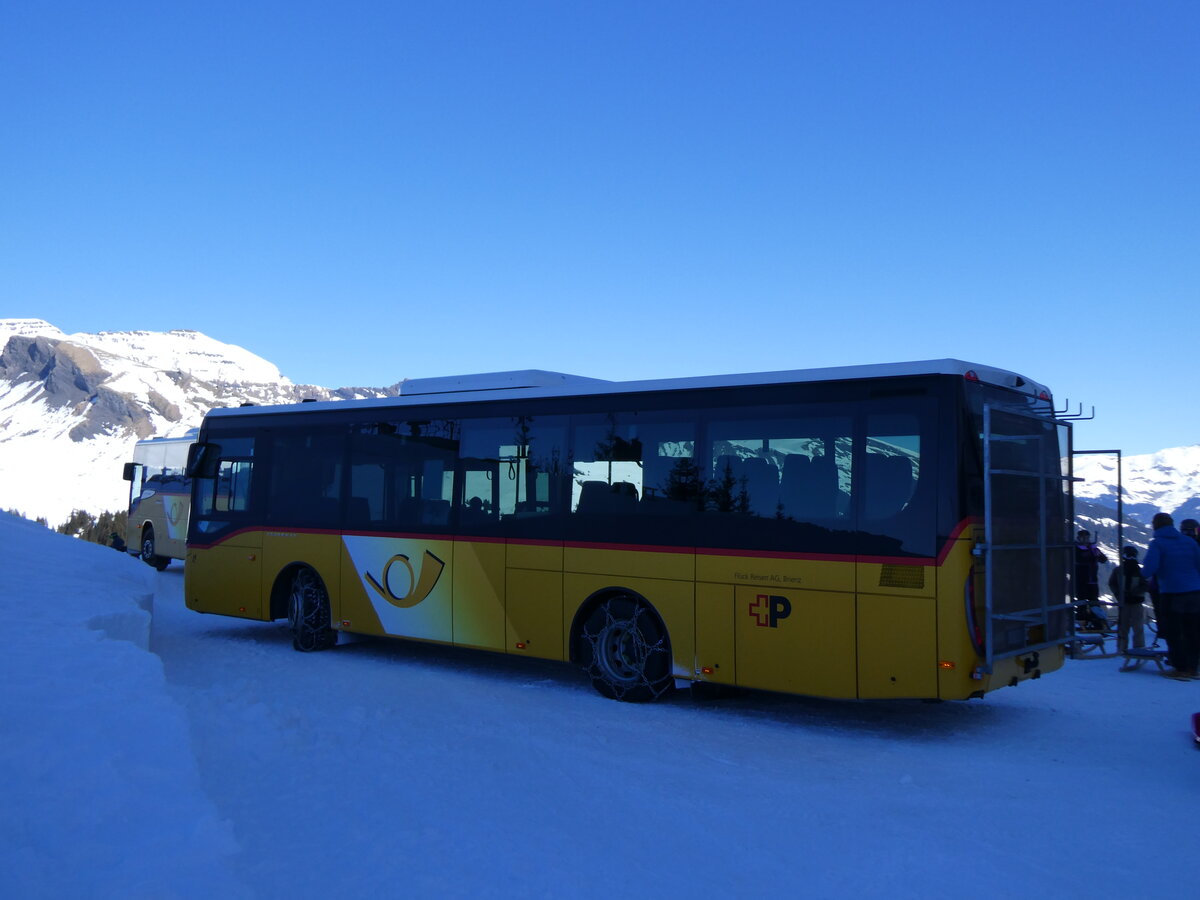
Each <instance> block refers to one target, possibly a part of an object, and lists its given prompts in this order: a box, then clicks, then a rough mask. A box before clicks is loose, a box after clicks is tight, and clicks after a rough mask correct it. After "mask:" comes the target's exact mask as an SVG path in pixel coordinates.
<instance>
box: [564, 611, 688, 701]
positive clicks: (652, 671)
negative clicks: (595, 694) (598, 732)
mask: <svg viewBox="0 0 1200 900" xmlns="http://www.w3.org/2000/svg"><path fill="white" fill-rule="evenodd" d="M581 639H582V643H581V646H580V650H581V653H580V662H581V663H582V664H583V667H584V669H586V670H587V673H588V676H589V677H590V678H591V680H592V686H593V687H594V688H595V689H596V690H597V691H599V692H600V693H601V694H603V695H604V696H605V697H611V698H612V699H614V700H624V701H626V702H629V703H645V702H647V701H650V700H657V699H658V698H659V697H661V696H662V695H663V694H665V693H666V692H667V691H668V690H669V689H670V688H671V686H672V683H673V680H672V678H671V647H670V643H669V642H668V640H667V632H666V629H665V628H664V627H663V625H662V623H661V621H660V620H659V618H658V616H657V614H655V612H654V610H653V609H652V608H651V606H650V605H649V604H648V603H646V602H645V601H644V600H642V599H641V598H640V597H633V596H630V595H628V594H621V595H617V596H614V597H610V598H608V599H607V600H604V601H603V602H602V603H600V604H599V605H598V606H597V607H596V608H595V609H594V610H592V613H591V615H589V616H588V618H587V621H586V622H584V624H583V630H582V632H581Z"/></svg>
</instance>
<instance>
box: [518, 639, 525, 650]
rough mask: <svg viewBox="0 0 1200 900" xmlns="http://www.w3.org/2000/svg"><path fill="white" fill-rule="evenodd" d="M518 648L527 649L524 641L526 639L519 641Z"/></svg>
mask: <svg viewBox="0 0 1200 900" xmlns="http://www.w3.org/2000/svg"><path fill="white" fill-rule="evenodd" d="M517 649H518V650H524V649H525V642H524V641H517Z"/></svg>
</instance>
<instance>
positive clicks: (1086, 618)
mask: <svg viewBox="0 0 1200 900" xmlns="http://www.w3.org/2000/svg"><path fill="white" fill-rule="evenodd" d="M1102 562H1108V557H1106V556H1105V555H1104V554H1103V553H1101V552H1100V548H1099V547H1097V546H1096V545H1095V543H1094V542H1093V541H1092V536H1091V534H1089V533H1088V532H1087V531H1080V532H1079V534H1077V535H1076V536H1075V599H1076V600H1077V601H1078V606H1077V607H1076V611H1075V615H1076V617H1077V618H1078V619H1079V621H1080V622H1082V623H1083V625H1084V626H1085V627H1088V628H1096V629H1099V630H1101V631H1103V630H1105V629H1106V628H1107V627H1108V619H1106V618H1105V617H1104V616H1102V615H1100V614H1099V612H1097V610H1099V609H1101V608H1102V607H1101V606H1100V563H1102Z"/></svg>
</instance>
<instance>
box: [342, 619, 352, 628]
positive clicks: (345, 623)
mask: <svg viewBox="0 0 1200 900" xmlns="http://www.w3.org/2000/svg"><path fill="white" fill-rule="evenodd" d="M342 627H343V628H349V627H350V620H349V619H342Z"/></svg>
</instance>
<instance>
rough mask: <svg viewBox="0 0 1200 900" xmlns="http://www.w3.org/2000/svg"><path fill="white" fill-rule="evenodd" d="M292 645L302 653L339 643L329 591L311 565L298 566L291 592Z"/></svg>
mask: <svg viewBox="0 0 1200 900" xmlns="http://www.w3.org/2000/svg"><path fill="white" fill-rule="evenodd" d="M288 625H290V626H291V629H292V646H293V647H295V648H296V649H297V650H299V651H300V652H301V653H311V652H313V651H314V650H328V649H329V648H330V647H332V646H333V645H334V644H336V643H337V632H336V631H334V630H333V625H332V623H331V621H330V613H329V592H328V591H326V590H325V585H324V584H322V583H321V579H320V577H319V576H318V575H317V573H316V572H314V571H313V570H312V569H307V568H303V569H298V570H297V571H296V574H295V575H293V576H292V589H291V592H290V593H289V594H288Z"/></svg>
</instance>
